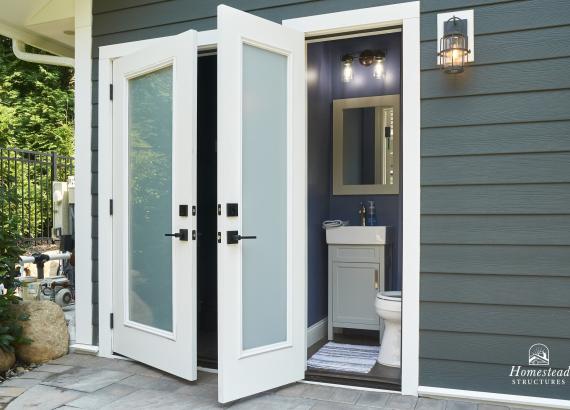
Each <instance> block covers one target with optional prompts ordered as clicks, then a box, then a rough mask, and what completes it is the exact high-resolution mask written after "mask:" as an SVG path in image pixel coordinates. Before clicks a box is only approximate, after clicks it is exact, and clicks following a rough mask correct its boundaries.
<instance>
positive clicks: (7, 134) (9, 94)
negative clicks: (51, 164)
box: [0, 37, 74, 156]
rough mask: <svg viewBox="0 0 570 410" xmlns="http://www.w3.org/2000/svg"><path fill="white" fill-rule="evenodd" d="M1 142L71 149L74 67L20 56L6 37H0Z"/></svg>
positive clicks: (50, 149)
mask: <svg viewBox="0 0 570 410" xmlns="http://www.w3.org/2000/svg"><path fill="white" fill-rule="evenodd" d="M33 51H34V52H39V50H33ZM0 146H2V147H14V148H20V149H29V150H33V151H43V152H57V153H58V154H61V155H68V156H72V155H73V150H74V148H73V70H72V69H70V68H67V67H57V66H50V65H40V64H35V63H28V62H25V61H22V60H19V59H17V58H16V57H15V56H14V54H13V53H12V42H11V40H10V39H8V38H6V37H0Z"/></svg>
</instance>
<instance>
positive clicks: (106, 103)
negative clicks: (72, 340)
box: [97, 30, 217, 357]
mask: <svg viewBox="0 0 570 410" xmlns="http://www.w3.org/2000/svg"><path fill="white" fill-rule="evenodd" d="M197 35H198V49H199V50H200V49H208V48H211V47H212V46H215V44H216V42H217V39H216V31H215V30H209V31H202V32H199V33H197ZM161 39H164V37H162V38H153V39H150V40H141V41H133V42H129V43H121V44H113V45H110V46H104V47H99V94H98V95H99V124H98V129H99V133H98V141H99V146H98V154H99V158H98V171H99V172H98V188H99V189H98V202H97V206H98V209H99V215H98V231H99V232H100V233H101V234H100V237H99V252H98V253H99V260H98V263H99V267H98V278H99V315H98V318H99V356H102V357H119V356H115V355H114V354H113V343H112V342H113V331H112V329H111V327H110V316H111V313H113V241H112V235H111V232H113V218H112V216H111V215H110V213H109V201H110V200H111V199H112V197H113V167H112V158H113V138H112V136H113V104H112V102H111V100H110V99H109V86H110V84H111V83H112V81H113V60H114V59H116V58H119V57H123V56H125V55H127V54H131V53H134V52H136V51H139V50H141V49H143V48H145V47H148V46H150V45H152V44H154V43H155V42H157V41H159V40H161ZM103 233H105V234H103Z"/></svg>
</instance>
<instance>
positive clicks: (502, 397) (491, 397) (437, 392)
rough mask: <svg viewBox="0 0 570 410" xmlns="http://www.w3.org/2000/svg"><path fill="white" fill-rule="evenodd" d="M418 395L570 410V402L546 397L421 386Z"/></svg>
mask: <svg viewBox="0 0 570 410" xmlns="http://www.w3.org/2000/svg"><path fill="white" fill-rule="evenodd" d="M418 393H419V394H420V396H424V397H433V398H443V399H463V400H476V401H486V402H490V403H496V404H502V405H505V404H509V405H511V404H512V405H517V406H529V407H531V408H536V406H540V407H548V408H553V409H570V400H560V399H549V398H546V397H532V396H519V395H515V394H502V393H489V392H480V391H473V390H459V389H446V388H443V387H429V386H419V387H418Z"/></svg>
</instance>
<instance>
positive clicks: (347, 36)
mask: <svg viewBox="0 0 570 410" xmlns="http://www.w3.org/2000/svg"><path fill="white" fill-rule="evenodd" d="M401 61H402V30H401V27H390V28H388V29H384V30H381V31H379V30H375V31H368V32H358V33H344V34H343V35H337V36H328V37H318V38H309V39H307V86H308V94H307V102H308V105H307V110H308V115H307V118H308V134H307V139H308V325H309V328H310V329H318V328H319V327H320V329H321V332H317V333H319V335H318V336H317V337H308V346H307V348H308V350H307V359H308V363H307V371H306V379H307V380H312V381H318V382H328V383H336V384H345V385H353V386H360V387H371V388H382V389H389V390H396V391H398V390H400V389H401V367H400V364H401V360H400V352H401V336H399V339H396V340H397V342H396V343H397V346H394V347H393V349H391V354H392V357H391V359H390V360H387V359H386V357H384V358H383V359H382V358H381V357H379V352H380V350H382V345H383V344H384V345H385V347H384V353H385V354H384V356H386V354H387V353H386V352H388V351H389V349H388V345H389V344H390V343H392V344H393V343H394V342H393V341H390V340H389V339H390V337H389V336H388V334H393V332H394V329H395V331H396V332H397V333H398V335H400V334H401V291H402V248H403V246H402V209H403V208H402V206H403V196H402V186H403V184H402V172H401V171H402V163H403V161H402V153H403V151H402V145H403V143H402V140H403V136H402V135H401V132H400V124H401V121H400V112H401V107H400V104H401V98H400V96H401V93H402V81H401V80H402V64H401ZM377 64H378V66H377ZM339 107H341V108H339ZM339 167H340V168H339ZM370 205H372V208H373V209H372V211H373V212H374V211H375V214H374V215H371V214H370V211H371V209H370ZM362 208H364V210H363V209H362ZM359 211H362V212H363V213H364V214H363V213H362V212H361V213H359ZM361 217H363V219H364V222H365V224H366V225H367V226H366V227H365V228H364V229H365V230H366V229H379V231H378V232H382V227H385V230H384V231H383V232H385V242H382V243H380V242H379V243H375V242H374V241H371V242H366V241H360V240H356V241H355V240H354V238H352V239H351V238H346V241H343V239H342V233H339V232H340V231H336V232H337V235H336V236H338V237H341V239H339V240H329V239H327V237H328V234H327V232H329V231H331V232H332V230H334V229H338V228H331V227H330V225H329V226H328V227H327V228H329V229H324V228H325V227H324V226H323V222H324V221H334V222H336V224H339V225H348V226H349V227H350V228H352V227H355V228H356V227H359V226H360V225H362V220H361ZM371 217H373V218H371ZM331 225H335V223H332V224H331ZM369 225H374V228H371V227H370V226H369ZM359 229H360V228H356V231H358V230H359ZM363 232H364V231H363ZM384 295H386V296H384ZM379 297H383V298H386V297H390V300H389V304H390V307H395V309H396V310H398V309H399V311H398V312H396V313H395V318H394V319H393V320H392V321H391V323H390V331H387V327H386V326H387V323H386V322H385V320H387V319H381V317H380V316H379V315H380V312H379V308H378V301H379V299H378V298H379ZM398 301H399V302H398ZM384 305H385V302H383V306H384ZM327 322H328V329H327V325H326V323H327ZM324 329H327V330H328V331H324ZM309 332H311V330H310V331H309ZM383 341H384V343H383ZM396 350H397V351H396ZM380 356H381V355H380ZM387 363H388V364H387Z"/></svg>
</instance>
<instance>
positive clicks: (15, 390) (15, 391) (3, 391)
mask: <svg viewBox="0 0 570 410" xmlns="http://www.w3.org/2000/svg"><path fill="white" fill-rule="evenodd" d="M25 391H26V388H25V387H10V386H4V385H2V386H0V397H18V396H19V395H20V394H22V393H24V392H25Z"/></svg>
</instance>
